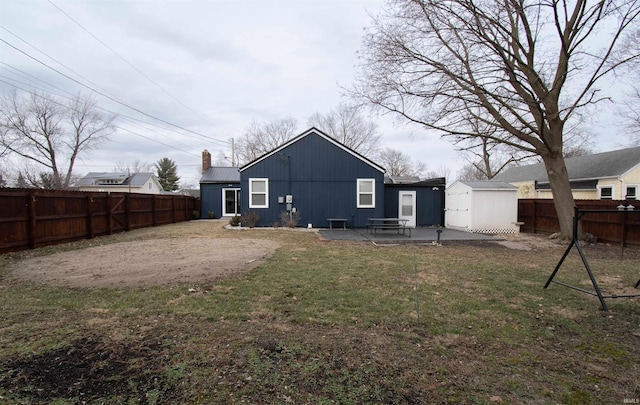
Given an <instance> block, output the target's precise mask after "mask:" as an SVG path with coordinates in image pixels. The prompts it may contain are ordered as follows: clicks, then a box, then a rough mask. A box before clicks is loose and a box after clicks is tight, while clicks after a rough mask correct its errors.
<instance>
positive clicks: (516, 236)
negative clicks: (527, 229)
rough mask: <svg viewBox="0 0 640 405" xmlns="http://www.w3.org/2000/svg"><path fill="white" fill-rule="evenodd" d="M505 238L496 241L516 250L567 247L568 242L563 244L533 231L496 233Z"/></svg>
mask: <svg viewBox="0 0 640 405" xmlns="http://www.w3.org/2000/svg"><path fill="white" fill-rule="evenodd" d="M496 236H498V237H499V238H501V239H503V240H501V241H498V242H496V243H497V244H499V245H502V246H504V247H506V248H509V249H514V250H524V251H530V250H537V249H553V248H558V249H562V248H566V243H565V244H562V243H560V242H558V241H557V240H555V239H550V238H549V237H548V236H545V235H541V234H533V233H507V234H500V235H496Z"/></svg>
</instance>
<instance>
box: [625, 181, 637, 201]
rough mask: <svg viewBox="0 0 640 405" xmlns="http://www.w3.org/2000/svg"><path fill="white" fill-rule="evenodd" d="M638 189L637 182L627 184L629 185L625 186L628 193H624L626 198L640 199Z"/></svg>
mask: <svg viewBox="0 0 640 405" xmlns="http://www.w3.org/2000/svg"><path fill="white" fill-rule="evenodd" d="M638 189H640V187H639V186H637V185H635V184H633V185H632V184H627V186H626V187H625V190H626V193H625V195H624V198H623V199H624V200H637V199H638Z"/></svg>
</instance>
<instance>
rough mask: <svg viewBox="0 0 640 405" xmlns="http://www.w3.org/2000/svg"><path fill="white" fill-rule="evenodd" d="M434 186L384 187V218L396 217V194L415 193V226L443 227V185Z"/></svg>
mask: <svg viewBox="0 0 640 405" xmlns="http://www.w3.org/2000/svg"><path fill="white" fill-rule="evenodd" d="M435 188H436V190H434V186H416V185H412V184H403V185H392V184H385V186H384V208H385V211H384V216H385V217H388V218H395V217H397V216H398V204H399V202H398V194H399V192H400V191H415V192H416V226H432V225H444V191H445V187H444V184H443V185H441V186H439V187H435Z"/></svg>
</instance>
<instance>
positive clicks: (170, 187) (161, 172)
mask: <svg viewBox="0 0 640 405" xmlns="http://www.w3.org/2000/svg"><path fill="white" fill-rule="evenodd" d="M155 166H156V170H157V176H158V181H159V182H160V185H161V186H162V188H163V189H164V191H175V190H177V189H178V187H179V186H178V183H179V181H180V177H178V166H176V163H175V162H174V161H173V160H171V159H169V158H162V159H160V160H158V162H157V163H156V165H155Z"/></svg>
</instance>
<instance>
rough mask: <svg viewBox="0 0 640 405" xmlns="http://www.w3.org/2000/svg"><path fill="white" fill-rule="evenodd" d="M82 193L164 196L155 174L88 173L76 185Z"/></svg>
mask: <svg viewBox="0 0 640 405" xmlns="http://www.w3.org/2000/svg"><path fill="white" fill-rule="evenodd" d="M74 186H75V187H77V188H78V190H80V191H110V192H119V193H141V194H164V193H165V191H164V190H163V189H162V186H161V185H160V182H158V178H157V177H156V176H155V174H153V173H133V174H127V173H95V172H91V173H88V174H87V175H86V176H84V177H83V178H81V179H80V180H78V181H77V182H76V184H75V185H74Z"/></svg>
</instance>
